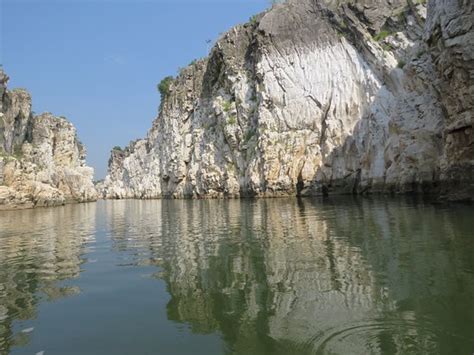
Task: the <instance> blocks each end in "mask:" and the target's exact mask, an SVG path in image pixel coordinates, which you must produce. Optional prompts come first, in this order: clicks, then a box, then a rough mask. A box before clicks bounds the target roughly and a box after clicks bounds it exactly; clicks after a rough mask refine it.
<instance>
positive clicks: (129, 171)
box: [100, 0, 474, 200]
mask: <svg viewBox="0 0 474 355" xmlns="http://www.w3.org/2000/svg"><path fill="white" fill-rule="evenodd" d="M473 22H474V21H473V4H472V3H471V2H470V1H468V0H432V1H430V2H429V3H428V4H427V5H426V4H425V3H424V2H415V1H411V0H405V1H402V0H398V1H388V0H387V1H375V0H364V1H330V0H325V1H323V0H288V1H287V2H285V3H283V4H279V5H274V6H273V7H272V8H271V9H269V10H268V11H267V12H265V13H263V14H260V15H258V16H255V17H253V18H252V19H251V20H250V22H249V23H247V24H245V25H241V26H237V27H235V28H233V29H231V30H230V31H229V32H227V33H225V34H224V35H222V36H221V37H220V38H219V39H218V41H217V43H216V45H215V46H214V48H213V49H212V51H211V53H210V55H209V57H208V58H205V59H202V60H198V61H195V62H193V63H192V64H191V65H189V66H188V67H187V68H185V69H183V70H181V71H180V73H179V75H178V76H177V77H176V78H174V79H173V80H172V81H170V82H169V83H167V82H163V85H162V86H161V88H162V89H161V92H162V102H161V107H160V111H159V115H158V117H157V118H156V119H155V121H154V122H153V126H152V128H151V130H150V131H149V133H148V135H147V137H146V138H144V139H141V140H137V141H135V142H132V143H131V144H130V145H129V146H128V147H126V148H125V149H124V150H114V151H113V152H112V155H111V158H110V160H109V174H108V176H107V177H106V179H105V181H104V183H103V184H102V185H101V187H100V190H101V193H102V195H103V197H105V198H162V197H171V198H183V197H188V198H208V197H210V198H214V197H240V196H281V195H302V196H305V195H318V194H333V193H357V194H362V193H374V192H383V193H408V192H416V193H418V192H422V193H430V194H436V195H438V196H442V197H445V198H448V199H453V200H472V199H473V198H474V186H473V185H474V183H473V181H474V175H473V174H474V169H473V166H474V144H473V143H474V136H473V134H474V133H473V130H472V113H473V97H474V86H473V80H472V79H473V75H474V74H473V73H474V71H473V70H474V29H473Z"/></svg>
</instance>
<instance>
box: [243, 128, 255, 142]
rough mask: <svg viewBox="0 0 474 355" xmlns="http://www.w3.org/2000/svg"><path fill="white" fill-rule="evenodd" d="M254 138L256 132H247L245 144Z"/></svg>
mask: <svg viewBox="0 0 474 355" xmlns="http://www.w3.org/2000/svg"><path fill="white" fill-rule="evenodd" d="M253 136H255V131H254V130H250V131H247V133H246V134H245V137H244V142H248V141H249V140H251V139H252V138H253Z"/></svg>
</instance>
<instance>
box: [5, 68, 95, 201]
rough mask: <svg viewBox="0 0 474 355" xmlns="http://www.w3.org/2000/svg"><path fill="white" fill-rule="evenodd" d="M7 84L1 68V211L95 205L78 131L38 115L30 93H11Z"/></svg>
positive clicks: (47, 115)
mask: <svg viewBox="0 0 474 355" xmlns="http://www.w3.org/2000/svg"><path fill="white" fill-rule="evenodd" d="M7 82H8V77H7V76H6V75H5V73H4V72H3V70H1V69H0V210H1V209H14V208H31V207H38V206H57V205H62V204H65V203H70V202H85V201H93V200H96V199H97V192H96V190H95V188H94V185H93V182H92V179H93V174H94V172H93V169H92V168H90V167H88V166H86V162H85V149H84V146H83V145H82V144H81V143H80V142H79V141H78V139H77V135H76V129H75V128H74V126H73V125H72V124H71V123H70V122H68V121H67V120H66V119H65V118H62V117H55V116H53V115H52V114H50V113H44V114H41V115H39V116H35V115H34V114H33V113H32V111H31V97H30V94H29V93H28V92H27V91H25V90H23V89H17V90H13V91H9V90H7Z"/></svg>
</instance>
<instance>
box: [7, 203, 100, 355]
mask: <svg viewBox="0 0 474 355" xmlns="http://www.w3.org/2000/svg"><path fill="white" fill-rule="evenodd" d="M95 211H96V206H95V204H87V205H77V206H72V205H71V206H65V207H60V208H55V209H37V210H25V211H11V212H2V213H1V214H0V225H1V229H0V354H3V353H5V354H7V353H9V350H10V349H11V347H12V345H14V344H17V345H21V344H23V343H25V342H27V340H28V336H27V335H26V333H21V332H16V334H15V332H14V330H13V327H14V325H13V323H14V322H15V321H23V320H30V319H34V318H35V317H36V312H37V306H38V305H39V304H40V303H41V302H42V301H54V300H57V299H59V298H62V297H65V296H71V295H75V294H77V293H79V292H80V289H79V288H78V287H76V286H64V287H61V286H59V285H58V281H61V280H68V279H74V278H77V277H78V276H79V274H80V271H81V264H82V263H84V262H85V260H84V258H83V255H84V253H85V252H86V250H85V245H86V243H89V242H92V241H93V240H94V232H95Z"/></svg>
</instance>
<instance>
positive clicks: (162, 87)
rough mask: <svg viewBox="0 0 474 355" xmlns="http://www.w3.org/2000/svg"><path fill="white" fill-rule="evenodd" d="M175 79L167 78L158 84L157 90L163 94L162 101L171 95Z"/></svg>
mask: <svg viewBox="0 0 474 355" xmlns="http://www.w3.org/2000/svg"><path fill="white" fill-rule="evenodd" d="M173 80H174V78H173V77H172V76H167V77H166V78H164V79H163V80H161V82H160V83H159V84H158V86H157V88H158V91H159V92H160V94H161V99H162V100H163V99H164V98H165V97H166V96H168V95H169V93H170V87H171V83H172V82H173Z"/></svg>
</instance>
